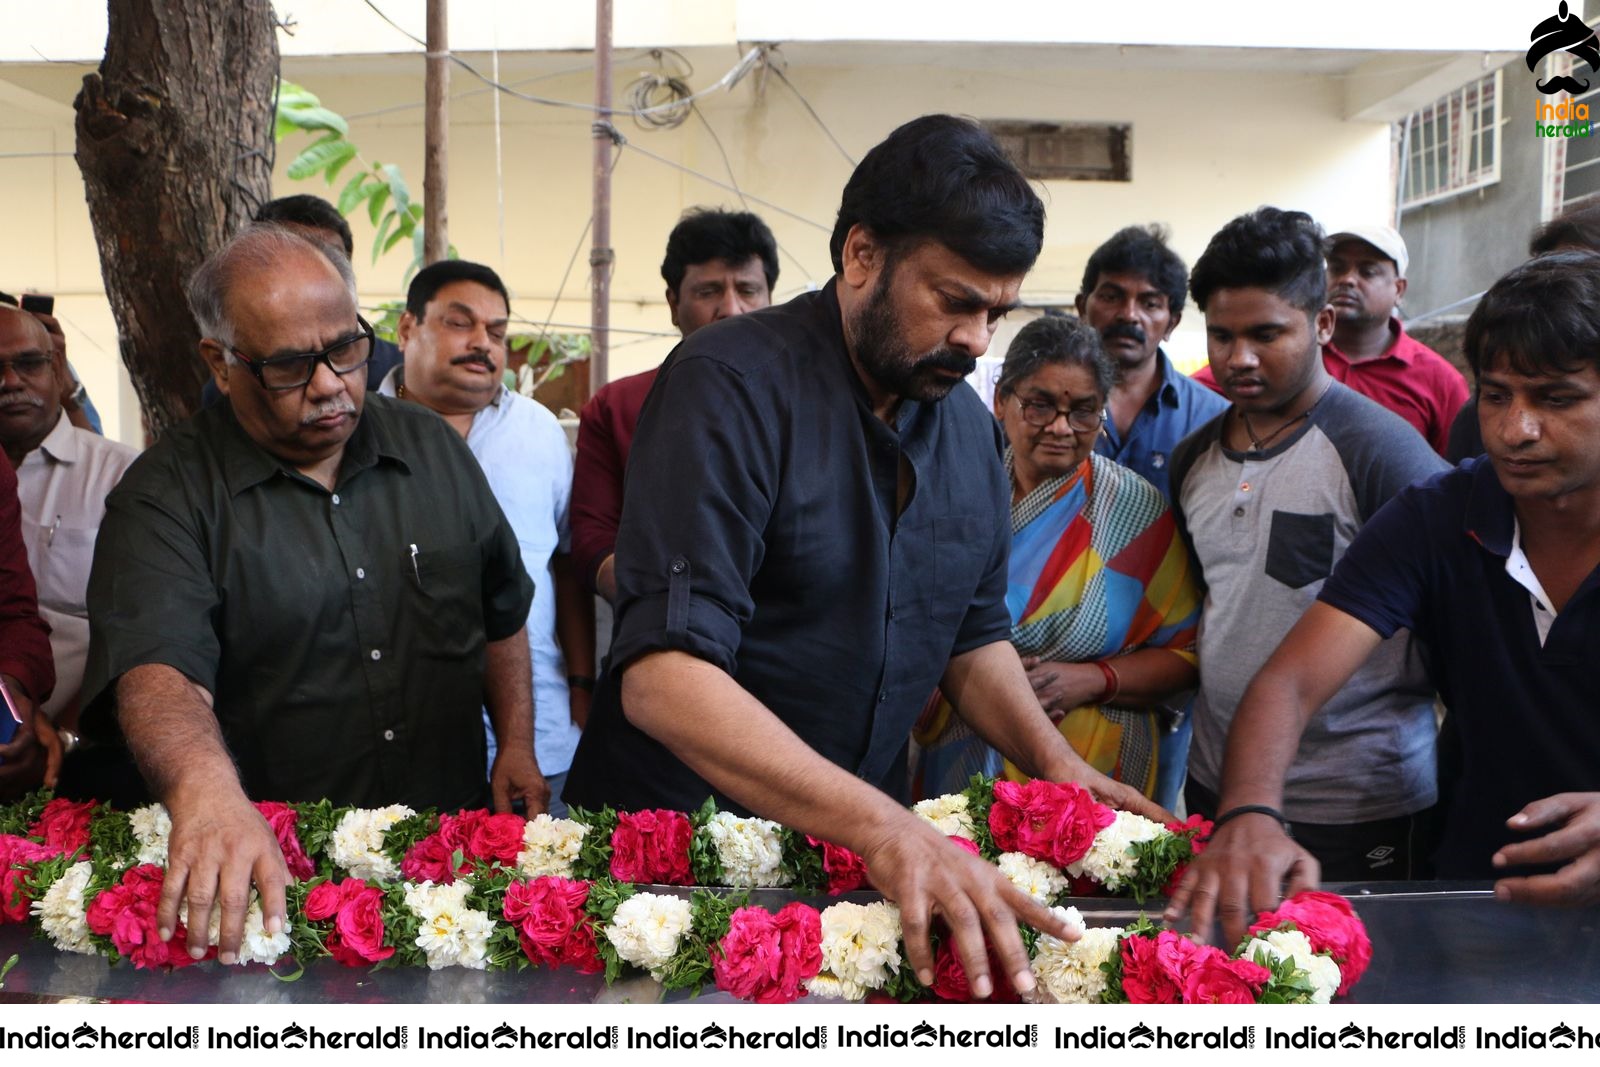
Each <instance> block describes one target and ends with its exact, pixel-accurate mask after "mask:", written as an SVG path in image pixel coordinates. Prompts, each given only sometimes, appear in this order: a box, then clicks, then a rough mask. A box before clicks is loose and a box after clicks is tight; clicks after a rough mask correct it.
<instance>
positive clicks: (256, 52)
mask: <svg viewBox="0 0 1600 1067" xmlns="http://www.w3.org/2000/svg"><path fill="white" fill-rule="evenodd" d="M109 9H110V28H109V33H108V35H107V39H106V56H105V60H104V62H102V63H101V64H100V69H99V71H98V72H97V73H93V74H89V75H87V76H85V77H84V79H83V90H82V92H80V93H79V94H78V98H77V100H76V101H75V103H74V106H75V107H76V109H77V112H78V123H77V126H78V151H77V159H78V168H79V170H81V171H82V172H83V183H84V189H85V192H86V194H87V196H88V200H89V217H90V219H91V220H92V222H93V223H94V235H95V242H96V244H98V246H99V249H100V270H101V274H102V275H103V276H104V279H105V286H106V295H107V296H108V297H109V298H110V301H111V311H112V313H113V314H114V315H115V316H116V320H117V334H118V337H119V346H120V348H121V350H122V362H123V364H124V365H125V366H126V367H127V368H128V373H129V375H130V376H131V377H132V379H133V387H134V390H135V391H136V392H137V393H138V395H139V404H140V407H141V408H142V409H143V413H144V427H145V434H146V437H147V438H148V439H150V440H154V439H155V438H157V437H159V436H160V435H161V433H162V432H163V431H164V430H165V429H166V428H167V427H169V426H171V425H172V424H173V423H175V422H178V421H179V420H181V419H184V418H186V417H188V415H189V414H190V413H191V412H192V411H193V410H194V408H195V406H196V404H197V402H198V400H199V395H200V386H201V384H202V382H203V381H204V379H205V369H204V365H203V364H202V362H201V359H200V355H199V351H198V345H199V340H200V331H199V328H198V327H197V326H196V325H195V321H194V317H193V316H192V315H191V314H190V313H189V305H188V303H187V301H186V300H185V299H184V286H185V285H186V284H187V282H188V280H189V276H190V275H191V274H192V273H193V272H194V270H195V268H196V267H198V266H199V265H200V264H201V262H202V261H204V259H205V258H206V257H207V256H208V255H210V254H211V253H212V252H214V251H216V249H217V248H219V247H220V246H221V245H222V243H223V242H224V241H225V240H227V238H228V237H229V236H230V235H232V234H233V233H234V232H235V231H237V230H238V229H239V228H240V227H241V226H243V225H245V224H246V223H248V222H249V221H250V219H251V217H252V216H253V215H254V213H255V209H256V208H257V207H258V206H259V205H260V204H261V203H263V202H264V201H266V200H267V199H268V197H270V195H271V189H272V150H273V138H272V131H273V119H274V109H273V85H274V80H275V78H276V77H277V73H278V40H277V36H276V25H275V22H274V18H273V14H272V7H271V4H270V3H269V2H268V0H226V2H224V3H215V4H209V3H208V4H200V3H194V2H193V0H109Z"/></svg>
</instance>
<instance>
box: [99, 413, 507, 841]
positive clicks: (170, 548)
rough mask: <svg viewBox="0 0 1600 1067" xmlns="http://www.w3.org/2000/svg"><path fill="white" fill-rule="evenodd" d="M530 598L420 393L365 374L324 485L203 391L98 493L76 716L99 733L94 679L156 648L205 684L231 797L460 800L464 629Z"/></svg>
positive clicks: (477, 488)
mask: <svg viewBox="0 0 1600 1067" xmlns="http://www.w3.org/2000/svg"><path fill="white" fill-rule="evenodd" d="M532 598H533V582H532V580H531V579H530V578H529V577H528V574H527V572H526V571H525V570H524V569H523V566H522V558H521V554H520V552H519V551H518V548H517V539H516V535H515V534H514V533H513V531H512V529H511V525H510V523H508V522H507V521H506V518H505V516H504V515H502V514H501V512H500V508H499V506H498V505H497V504H496V503H495V499H494V496H493V494H491V493H490V491H489V486H488V483H487V482H486V481H484V477H483V474H482V472H481V470H480V469H479V467H478V463H477V461H476V460H474V459H473V458H472V453H471V452H469V451H468V450H467V446H466V444H465V443H464V442H463V441H462V440H461V439H460V437H459V436H458V435H457V434H456V433H455V431H454V430H452V429H451V428H450V427H449V425H448V424H446V423H445V421H444V420H443V419H441V418H439V417H438V416H437V415H435V414H433V413H432V412H431V411H428V410H427V409H425V408H422V407H418V406H416V405H413V404H405V403H401V402H398V401H393V400H389V399H387V398H385V397H381V396H376V395H374V394H370V393H369V394H368V395H367V399H366V407H365V410H364V411H363V414H362V416H361V420H360V422H359V423H358V424H357V426H356V430H355V432H354V433H353V434H352V435H351V437H350V440H349V442H348V443H347V444H346V446H345V452H344V459H343V462H342V465H341V467H340V470H339V476H338V480H337V483H336V484H335V487H334V490H333V491H332V492H329V491H328V490H326V489H324V488H323V487H322V486H321V485H319V484H317V483H316V482H315V481H312V480H311V479H309V478H307V477H305V476H304V475H302V474H299V473H297V472H296V471H295V470H294V469H293V468H291V467H288V466H286V465H284V464H283V463H282V462H280V461H279V460H277V459H275V458H273V457H272V456H271V455H269V454H268V453H266V452H265V451H263V450H262V449H261V448H260V447H258V446H257V445H256V444H255V443H254V442H252V441H251V440H250V438H249V437H248V436H247V435H246V434H245V432H244V430H243V429H242V428H241V427H240V425H239V423H238V421H237V420H236V419H235V418H234V415H233V410H232V407H231V406H230V405H226V404H223V405H220V406H218V407H217V408H213V409H209V410H206V411H202V412H201V413H200V414H199V415H197V416H195V417H194V418H193V419H191V420H190V421H188V422H186V423H184V424H183V425H181V426H178V427H175V428H174V429H172V430H171V431H169V432H168V433H167V435H166V436H165V437H163V438H162V439H161V441H160V442H159V443H157V444H156V445H155V446H154V447H153V448H151V449H150V450H149V451H148V452H146V453H145V454H144V455H143V456H141V457H140V458H139V460H138V461H137V462H135V463H134V465H133V466H132V467H131V468H130V469H129V470H128V473H127V475H126V476H124V478H123V479H122V483H121V484H120V485H119V486H118V487H117V488H116V490H114V491H113V492H112V493H111V495H110V496H109V497H108V498H107V500H106V517H105V521H104V522H103V523H102V524H101V526H100V536H99V538H98V539H97V541H96V544H95V554H94V567H93V570H92V572H91V575H90V578H89V596H88V603H89V622H90V638H89V661H88V666H87V668H86V673H85V677H84V682H83V693H84V698H85V708H86V709H87V712H86V721H85V729H86V732H87V733H88V734H89V735H90V736H91V737H94V736H96V735H99V736H105V737H114V736H115V726H114V724H113V722H112V716H111V715H110V714H109V712H110V710H111V708H110V706H111V704H112V699H111V698H112V694H113V692H114V683H115V681H116V679H117V678H119V677H120V676H121V675H123V674H124V673H126V672H127V671H128V670H130V669H132V668H134V667H137V666H140V665H141V664H146V663H164V664H167V665H169V666H171V667H174V668H176V669H177V670H179V671H181V672H183V673H184V674H185V675H187V676H188V677H189V678H191V679H193V680H194V681H196V682H198V683H199V684H200V685H202V686H204V687H205V688H206V689H208V690H210V691H211V693H212V694H213V695H214V696H215V708H216V714H217V721H218V723H219V724H220V725H221V727H222V733H223V737H224V738H225V739H226V741H227V744H228V748H229V750H230V751H231V752H232V754H233V757H234V759H235V761H236V762H237V763H238V766H239V774H240V779H241V781H242V782H243V784H244V788H245V791H246V793H248V794H249V796H250V797H251V798H252V799H256V800H291V801H292V800H313V799H317V798H320V797H328V798H330V799H331V800H333V801H334V802H335V803H338V804H358V805H362V806H376V805H383V804H391V803H405V804H410V805H412V806H413V807H417V808H421V807H424V806H428V805H437V806H439V807H440V808H444V809H450V810H454V809H456V808H460V807H462V806H470V805H477V804H480V803H481V802H482V801H483V800H484V799H485V798H486V790H485V772H484V764H485V745H484V732H483V723H482V718H481V713H480V708H481V707H482V705H483V699H484V682H483V675H484V663H485V642H486V641H497V640H500V639H502V638H506V637H509V636H511V635H512V634H515V633H516V632H517V630H519V629H520V628H521V627H522V624H523V622H524V620H525V619H526V618H527V614H528V606H529V604H530V603H531V601H532Z"/></svg>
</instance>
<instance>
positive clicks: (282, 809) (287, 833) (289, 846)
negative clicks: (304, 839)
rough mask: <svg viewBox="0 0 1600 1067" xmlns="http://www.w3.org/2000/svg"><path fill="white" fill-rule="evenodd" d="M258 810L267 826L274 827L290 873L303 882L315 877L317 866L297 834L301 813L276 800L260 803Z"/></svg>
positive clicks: (258, 803)
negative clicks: (307, 853) (296, 828)
mask: <svg viewBox="0 0 1600 1067" xmlns="http://www.w3.org/2000/svg"><path fill="white" fill-rule="evenodd" d="M256 810H257V811H259V812H260V813H261V817H262V818H263V819H265V820H267V825H268V826H270V827H272V832H273V834H274V835H275V836H276V837H277V838H278V848H279V849H281V850H282V851H283V862H284V863H285V864H286V865H287V866H288V868H289V873H290V874H292V875H293V876H294V877H295V878H296V879H297V880H299V881H302V882H303V881H305V880H306V879H308V878H313V877H315V876H316V873H317V868H316V865H315V864H313V863H312V862H311V857H310V856H307V855H306V850H305V846H303V845H301V844H300V837H299V835H298V834H296V833H295V827H296V826H297V825H298V824H299V822H300V815H299V813H297V812H296V811H295V810H294V809H293V808H291V807H290V806H289V805H287V804H283V803H280V802H279V801H276V800H263V801H259V802H257V804H256Z"/></svg>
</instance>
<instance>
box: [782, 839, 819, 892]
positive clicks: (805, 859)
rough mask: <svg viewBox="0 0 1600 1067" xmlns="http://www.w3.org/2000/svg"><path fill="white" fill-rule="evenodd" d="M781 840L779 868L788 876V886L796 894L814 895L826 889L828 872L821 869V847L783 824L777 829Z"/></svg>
mask: <svg viewBox="0 0 1600 1067" xmlns="http://www.w3.org/2000/svg"><path fill="white" fill-rule="evenodd" d="M778 836H779V839H780V840H781V841H782V842H783V864H782V867H781V870H782V871H783V873H784V874H785V875H787V876H788V883H789V888H790V889H792V890H793V891H794V893H795V895H796V896H802V897H814V896H820V895H821V894H823V893H826V892H827V891H828V872H827V871H825V870H823V869H822V847H821V846H820V845H813V844H812V843H811V842H809V841H807V840H806V835H805V834H803V833H801V832H799V831H798V830H791V829H790V828H789V827H787V826H785V827H784V828H783V829H782V830H781V831H779V834H778Z"/></svg>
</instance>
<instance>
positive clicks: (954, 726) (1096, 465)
mask: <svg viewBox="0 0 1600 1067" xmlns="http://www.w3.org/2000/svg"><path fill="white" fill-rule="evenodd" d="M1006 469H1007V470H1008V471H1009V470H1010V469H1011V454H1010V452H1009V450H1008V451H1007V453H1006ZM1010 575H1011V580H1010V583H1009V585H1008V587H1007V590H1006V606H1007V607H1008V608H1010V609H1011V622H1012V625H1011V642H1012V644H1014V645H1016V648H1017V652H1018V653H1019V654H1021V655H1023V656H1039V657H1041V658H1043V659H1046V660H1056V661H1059V662H1067V663H1086V662H1090V661H1093V660H1097V659H1113V660H1114V659H1115V657H1117V656H1121V655H1126V654H1127V653H1129V652H1133V651H1136V650H1138V649H1141V648H1165V649H1168V650H1170V651H1172V652H1176V653H1177V654H1178V655H1180V656H1183V657H1184V658H1185V659H1187V660H1189V661H1190V662H1191V663H1192V662H1194V661H1195V652H1194V648H1195V635H1196V628H1197V627H1198V625H1199V621H1200V595H1199V592H1198V590H1197V589H1196V586H1195V580H1194V570H1193V564H1192V563H1191V562H1190V559H1189V553H1188V550H1187V549H1186V548H1185V546H1184V543H1183V540H1182V538H1180V537H1179V536H1178V530H1177V525H1176V523H1175V522H1174V521H1173V518H1172V512H1171V511H1170V510H1169V509H1168V507H1167V503H1166V500H1165V499H1164V498H1163V497H1162V496H1161V493H1160V491H1159V490H1157V489H1156V488H1155V486H1153V485H1151V484H1150V483H1149V482H1147V481H1145V480H1144V479H1143V478H1141V477H1139V475H1137V474H1135V473H1133V472H1132V471H1131V470H1129V469H1128V468H1126V467H1124V466H1122V465H1121V464H1118V463H1116V462H1114V461H1112V460H1109V459H1106V458H1105V457H1103V456H1099V455H1093V454H1092V455H1090V457H1089V458H1088V459H1087V460H1085V461H1084V462H1083V463H1082V464H1081V465H1079V467H1078V468H1077V469H1076V470H1075V471H1073V472H1072V473H1071V474H1068V475H1065V476H1063V477H1060V478H1053V479H1050V480H1048V481H1045V482H1043V483H1041V484H1040V485H1039V486H1037V487H1036V488H1035V489H1034V490H1033V492H1031V493H1029V494H1028V495H1027V496H1025V497H1023V498H1022V499H1021V500H1019V501H1017V502H1016V503H1015V504H1013V505H1012V508H1011V566H1010ZM1160 729H1161V723H1160V713H1159V712H1158V711H1156V710H1153V709H1131V708H1119V707H1116V706H1101V705H1085V706H1083V707H1079V708H1075V709H1073V710H1072V711H1070V712H1068V714H1067V716H1066V718H1065V719H1063V720H1062V721H1061V724H1060V730H1061V733H1062V735H1063V736H1065V737H1066V739H1067V740H1068V741H1069V742H1070V743H1071V744H1072V747H1073V748H1074V749H1076V750H1077V752H1078V754H1079V755H1081V756H1083V757H1084V759H1085V760H1087V761H1088V762H1089V764H1090V765H1091V766H1093V767H1094V768H1095V769H1096V770H1099V771H1102V772H1103V773H1105V774H1108V775H1110V776H1111V777H1113V778H1116V779H1117V780H1119V781H1123V782H1127V783H1129V784H1131V785H1135V786H1137V787H1139V788H1140V789H1142V790H1143V791H1144V792H1145V794H1146V795H1149V794H1150V792H1151V791H1152V790H1153V789H1154V787H1155V774H1156V749H1157V744H1158V740H1159V736H1160V734H1159V731H1160ZM915 737H916V740H917V743H918V744H919V745H921V746H922V749H923V752H922V762H921V764H920V769H919V773H918V778H919V780H920V786H921V788H920V793H921V795H924V796H937V795H939V794H941V793H949V792H954V791H956V790H958V789H961V788H963V787H964V786H965V785H966V782H967V779H968V778H969V777H970V776H971V775H973V774H974V773H979V772H982V773H984V774H999V773H1002V771H1003V772H1004V773H1005V774H1006V775H1007V776H1009V777H1012V778H1015V779H1017V780H1024V777H1023V775H1022V774H1021V772H1019V771H1018V770H1017V769H1016V768H1015V767H1013V766H1011V765H1010V764H1009V763H1005V764H1004V765H1003V766H1002V761H1001V758H1000V756H999V754H998V753H996V752H995V751H994V750H993V749H991V748H989V746H988V745H987V744H985V743H984V742H983V740H982V739H981V738H979V737H978V736H977V735H976V734H974V733H973V732H972V730H971V728H970V727H968V726H967V724H966V723H965V722H963V721H962V720H961V718H960V716H959V715H958V714H956V712H955V709H954V708H952V707H951V706H950V704H949V702H948V701H945V700H944V699H942V698H941V697H938V696H937V695H936V696H935V699H934V701H933V702H931V703H930V705H929V708H928V711H927V712H925V713H924V715H923V718H922V721H921V722H919V723H918V726H917V731H916V734H915Z"/></svg>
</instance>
